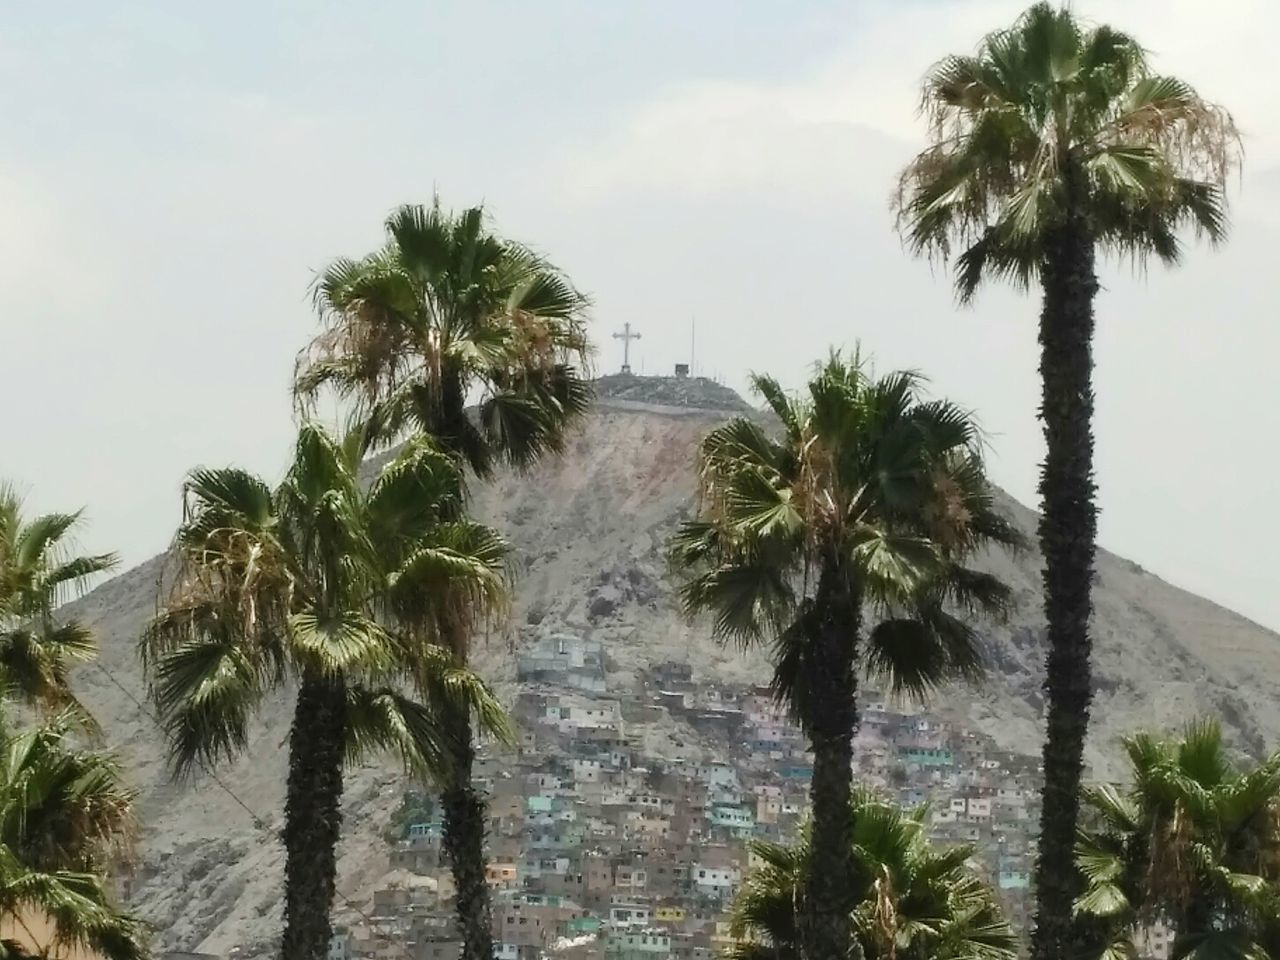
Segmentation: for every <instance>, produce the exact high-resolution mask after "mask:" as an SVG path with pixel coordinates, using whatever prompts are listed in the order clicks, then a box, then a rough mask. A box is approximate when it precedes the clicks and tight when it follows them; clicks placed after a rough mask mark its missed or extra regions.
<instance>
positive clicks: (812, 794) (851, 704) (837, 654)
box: [801, 563, 861, 960]
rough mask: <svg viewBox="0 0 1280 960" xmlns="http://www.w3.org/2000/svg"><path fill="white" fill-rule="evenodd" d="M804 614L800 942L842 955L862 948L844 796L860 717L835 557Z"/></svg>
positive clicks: (849, 600) (854, 616)
mask: <svg viewBox="0 0 1280 960" xmlns="http://www.w3.org/2000/svg"><path fill="white" fill-rule="evenodd" d="M807 618H808V623H807V625H806V628H805V632H806V640H807V641H808V644H809V647H810V650H811V655H810V656H808V657H806V664H805V670H804V673H805V676H804V683H805V684H806V687H807V690H806V696H808V697H810V698H811V701H810V702H811V703H812V704H813V707H812V716H811V717H810V720H809V723H808V724H807V725H808V727H809V737H810V741H811V743H812V746H813V780H812V781H811V782H810V785H809V800H810V805H811V807H812V819H813V823H812V827H811V829H812V831H813V838H812V842H811V843H810V847H809V849H810V854H809V860H808V863H807V864H806V865H805V867H806V871H805V872H806V876H805V910H804V915H803V917H802V918H801V923H802V933H801V942H802V948H803V956H804V957H805V958H806V960H829V958H833V957H836V958H842V960H843V958H845V957H850V956H853V957H860V956H861V951H860V950H858V949H857V943H856V941H855V940H854V938H853V926H852V923H851V921H850V913H851V912H852V910H853V908H854V906H855V903H854V896H853V890H854V882H853V881H854V878H853V819H852V816H851V814H850V801H851V800H852V794H853V735H854V732H855V729H856V728H857V725H858V706H857V688H858V678H857V673H856V672H855V670H854V660H855V657H856V654H857V650H856V644H857V636H858V629H859V624H860V619H861V609H860V604H859V603H858V602H857V600H856V599H855V598H854V597H853V595H852V593H851V591H850V589H849V585H848V583H847V582H846V578H845V574H844V571H843V570H842V569H840V567H839V566H838V565H837V564H835V563H828V564H827V565H826V566H825V567H824V569H823V571H822V574H821V577H820V578H819V583H818V593H817V596H816V598H815V600H814V605H813V608H812V609H811V610H810V611H809V613H808V615H807ZM851 949H852V951H853V952H851Z"/></svg>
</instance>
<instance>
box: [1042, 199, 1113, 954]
mask: <svg viewBox="0 0 1280 960" xmlns="http://www.w3.org/2000/svg"><path fill="white" fill-rule="evenodd" d="M1094 259H1095V255H1094V244H1093V239H1092V237H1091V236H1090V234H1089V230H1088V227H1087V224H1086V222H1085V220H1084V218H1083V217H1079V216H1077V217H1074V218H1072V219H1070V220H1068V222H1067V223H1066V224H1065V225H1064V226H1062V227H1060V228H1058V229H1056V230H1054V231H1052V232H1051V233H1050V235H1049V236H1048V238H1047V240H1046V251H1045V259H1044V264H1043V271H1042V281H1043V285H1044V305H1043V309H1042V311H1041V314H1040V348H1041V353H1040V376H1041V381H1042V406H1041V410H1040V417H1041V419H1042V420H1043V422H1044V436H1045V442H1046V446H1047V448H1048V450H1047V453H1046V456H1045V461H1044V464H1043V466H1042V468H1041V472H1040V494H1041V498H1042V501H1043V502H1042V513H1041V517H1040V527H1039V533H1040V550H1041V552H1042V553H1043V555H1044V571H1043V580H1044V605H1045V619H1046V621H1047V623H1048V648H1049V649H1048V655H1047V658H1046V664H1045V679H1044V692H1045V699H1046V702H1047V706H1048V723H1047V732H1046V736H1045V742H1044V795H1043V800H1044V803H1043V808H1042V810H1041V816H1040V843H1039V853H1038V856H1037V859H1036V874H1035V890H1036V900H1037V910H1036V929H1035V934H1034V936H1033V938H1032V947H1031V955H1032V957H1033V958H1035V960H1059V958H1061V957H1064V956H1067V955H1068V953H1070V952H1071V949H1072V940H1073V936H1072V902H1073V901H1074V900H1075V898H1076V897H1077V896H1078V895H1079V894H1080V892H1081V890H1082V889H1083V885H1082V883H1081V880H1080V877H1079V874H1078V873H1077V871H1076V868H1075V861H1074V852H1073V851H1074V847H1075V839H1076V820H1077V817H1078V815H1079V811H1080V781H1081V776H1082V773H1083V768H1084V743H1085V735H1086V733H1087V731H1088V726H1089V702H1090V700H1091V699H1092V687H1091V676H1090V652H1091V648H1092V640H1091V638H1090V636H1089V618H1090V615H1091V613H1092V610H1093V605H1092V601H1091V599H1090V591H1091V588H1092V585H1093V562H1094V537H1095V532H1096V527H1097V518H1096V508H1095V506H1094V490H1095V488H1094V483H1093V428H1092V421H1093V386H1092V375H1093V355H1092V340H1093V298H1094V295H1095V293H1096V292H1097V289H1098V281H1097V278H1096V277H1095V276H1094Z"/></svg>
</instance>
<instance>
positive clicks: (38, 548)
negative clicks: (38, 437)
mask: <svg viewBox="0 0 1280 960" xmlns="http://www.w3.org/2000/svg"><path fill="white" fill-rule="evenodd" d="M79 520H80V513H79V512H77V513H49V514H44V515H42V516H38V517H34V518H32V519H30V520H27V519H25V518H24V516H23V512H22V499H21V498H20V497H19V496H18V495H17V493H16V492H15V491H14V489H13V488H12V487H10V486H8V485H6V484H3V483H0V686H3V687H4V690H5V693H6V695H7V696H9V697H13V698H15V699H18V700H20V701H21V702H23V703H25V704H27V705H28V706H34V707H40V708H43V709H46V710H55V711H64V710H74V711H75V712H76V714H77V716H79V717H80V719H81V722H82V723H89V724H92V720H91V718H90V717H89V713H88V711H87V710H85V709H84V708H83V707H82V706H81V705H80V703H79V702H78V701H77V700H76V698H75V695H74V694H73V693H72V692H71V686H70V684H69V682H68V672H69V670H70V668H71V666H72V665H73V664H74V663H77V662H83V661H86V660H92V659H93V657H94V655H95V654H96V652H97V646H96V644H95V642H94V638H93V634H92V633H91V632H90V630H89V629H88V627H86V626H85V625H84V624H83V623H81V622H80V621H78V620H76V619H75V618H72V617H68V616H65V615H60V614H56V613H55V610H56V609H57V607H58V605H59V604H61V603H62V602H63V601H65V600H67V599H69V597H70V596H71V595H72V594H73V593H75V592H77V591H79V590H82V589H83V588H84V587H85V586H86V585H87V583H88V581H89V580H90V579H91V578H92V577H93V576H94V575H96V574H98V573H102V572H104V571H106V570H110V569H111V568H112V567H113V566H115V564H116V556H115V554H110V553H105V554H98V555H77V554H75V553H74V552H73V550H72V549H71V547H70V545H69V540H70V538H71V537H72V536H73V535H74V532H75V528H76V525H77V523H78V522H79Z"/></svg>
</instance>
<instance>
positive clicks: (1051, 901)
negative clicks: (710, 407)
mask: <svg viewBox="0 0 1280 960" xmlns="http://www.w3.org/2000/svg"><path fill="white" fill-rule="evenodd" d="M922 104H923V110H924V113H925V115H926V116H927V118H928V120H929V129H930V134H931V139H932V143H931V145H930V146H929V147H928V148H927V149H926V150H925V151H924V152H923V153H921V154H920V155H919V156H917V157H916V158H915V160H913V161H912V163H911V164H910V165H909V166H908V167H907V168H906V170H905V171H904V172H903V174H902V179H901V189H900V193H899V199H898V204H897V205H898V213H899V224H900V228H901V229H902V230H903V232H904V233H905V235H906V237H907V240H908V242H909V243H910V245H911V246H912V247H913V248H914V249H915V250H916V251H917V252H923V253H929V254H932V255H935V256H938V257H940V258H942V259H946V258H948V257H949V256H950V255H951V254H952V252H953V250H954V249H955V248H957V247H958V248H960V251H961V252H960V253H959V254H958V255H957V257H956V287H957V291H958V294H959V297H960V299H961V301H963V302H967V301H969V300H970V299H971V298H972V297H973V295H974V294H975V293H976V291H977V289H978V287H979V285H980V284H981V282H982V281H983V280H984V279H985V278H987V277H995V278H997V279H1003V280H1008V281H1011V282H1012V283H1014V284H1015V285H1016V286H1018V287H1022V288H1026V287H1029V286H1030V285H1031V284H1032V283H1033V282H1038V283H1039V285H1040V288H1041V293H1042V296H1043V306H1042V310H1041V314H1040V347H1041V354H1040V375H1041V380H1042V400H1041V405H1040V417H1041V419H1042V420H1043V422H1044V435H1045V442H1046V446H1047V453H1046V456H1045V460H1044V463H1043V465H1042V468H1041V474H1040V494H1041V498H1042V516H1041V520H1040V530H1039V534H1040V549H1041V552H1042V553H1043V555H1044V562H1045V569H1044V589H1045V615H1046V620H1047V622H1048V648H1049V649H1048V655H1047V663H1046V676H1045V681H1044V688H1045V695H1046V701H1047V703H1048V722H1047V736H1046V739H1045V745H1044V775H1045V787H1044V804H1043V813H1042V817H1041V831H1040V846H1039V856H1038V858H1037V865H1036V883H1035V888H1036V895H1037V898H1038V917H1037V924H1036V934H1035V938H1034V943H1033V951H1032V952H1033V955H1034V956H1035V957H1037V958H1038V960H1049V958H1051V957H1052V958H1056V957H1059V956H1062V955H1063V949H1064V947H1065V942H1064V938H1065V937H1066V936H1067V935H1068V933H1069V930H1070V920H1071V902H1072V900H1073V899H1074V897H1075V896H1076V895H1077V894H1078V892H1079V889H1080V880H1079V877H1078V875H1077V874H1076V872H1075V870H1074V869H1073V864H1072V855H1071V848H1072V844H1073V843H1074V840H1075V830H1076V819H1077V815H1078V811H1079V787H1080V778H1081V771H1082V769H1083V749H1084V740H1085V734H1086V731H1087V727H1088V719H1089V703H1090V700H1091V698H1092V688H1091V678H1090V650H1091V645H1092V642H1091V639H1090V636H1089V618H1090V615H1091V612H1092V602H1091V599H1090V590H1091V585H1092V580H1093V563H1094V540H1095V532H1096V509H1095V505H1094V494H1095V487H1094V481H1093V432H1092V419H1093V386H1092V370H1093V358H1092V340H1093V328H1094V316H1093V301H1094V297H1095V295H1096V293H1097V289H1098V282H1097V278H1096V276H1095V261H1096V258H1097V254H1098V251H1099V250H1101V251H1102V252H1103V253H1110V254H1113V255H1116V256H1119V257H1127V258H1131V259H1132V260H1133V261H1134V262H1136V263H1138V264H1139V265H1144V264H1145V263H1146V262H1147V261H1148V260H1149V259H1150V258H1151V257H1155V258H1157V259H1158V260H1160V261H1162V262H1164V263H1168V264H1174V263H1177V262H1178V261H1179V260H1180V259H1181V255H1182V245H1181V243H1180V241H1179V239H1178V231H1179V229H1180V228H1182V227H1184V226H1187V225H1190V226H1192V227H1194V228H1195V230H1196V231H1197V233H1199V234H1202V235H1204V236H1207V237H1208V238H1209V239H1210V240H1211V241H1215V242H1216V241H1218V240H1220V239H1221V238H1222V237H1223V236H1224V234H1225V232H1226V201H1225V197H1224V193H1223V186H1224V181H1225V179H1226V177H1227V175H1228V173H1229V171H1230V170H1231V169H1233V167H1234V166H1235V165H1236V163H1237V160H1238V156H1239V153H1238V147H1239V139H1238V136H1237V134H1236V130H1235V126H1234V124H1233V122H1232V119H1231V117H1230V115H1229V114H1227V113H1226V111H1224V110H1223V109H1222V108H1220V107H1218V106H1215V105H1213V104H1211V103H1207V102H1206V101H1204V100H1203V99H1201V98H1200V97H1199V96H1198V95H1197V93H1196V92H1195V90H1194V89H1193V88H1192V87H1190V86H1189V85H1188V84H1186V83H1184V82H1183V81H1181V80H1179V79H1177V78H1174V77H1168V76H1161V75H1159V74H1156V73H1154V72H1153V71H1152V69H1151V66H1150V64H1149V63H1148V60H1147V56H1146V53H1145V51H1144V50H1143V49H1142V47H1141V46H1140V45H1139V44H1138V42H1137V41H1136V40H1134V39H1133V38H1132V37H1129V36H1126V35H1125V34H1123V33H1119V32H1117V31H1115V30H1113V29H1111V28H1110V27H1107V26H1097V27H1089V26H1086V25H1084V24H1082V23H1081V22H1080V21H1078V20H1077V19H1076V18H1075V17H1074V16H1073V15H1072V13H1071V11H1070V10H1069V9H1057V8H1055V7H1054V6H1053V5H1051V4H1049V3H1037V4H1036V5H1034V6H1032V7H1031V8H1030V9H1029V10H1028V11H1027V12H1026V13H1024V14H1023V15H1022V16H1021V17H1020V18H1019V19H1018V21H1017V22H1016V23H1014V24H1013V26H1012V27H1010V28H1008V29H1005V30H999V31H996V32H995V33H992V34H990V35H988V36H987V37H986V38H985V39H984V40H983V41H982V44H981V45H980V47H979V49H978V51H977V53H976V54H975V55H973V56H950V57H946V58H945V59H943V60H942V61H940V62H939V63H938V64H936V65H935V66H934V67H933V68H932V70H931V71H930V72H929V74H928V76H927V78H926V80H925V82H924V91H923V99H922Z"/></svg>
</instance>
